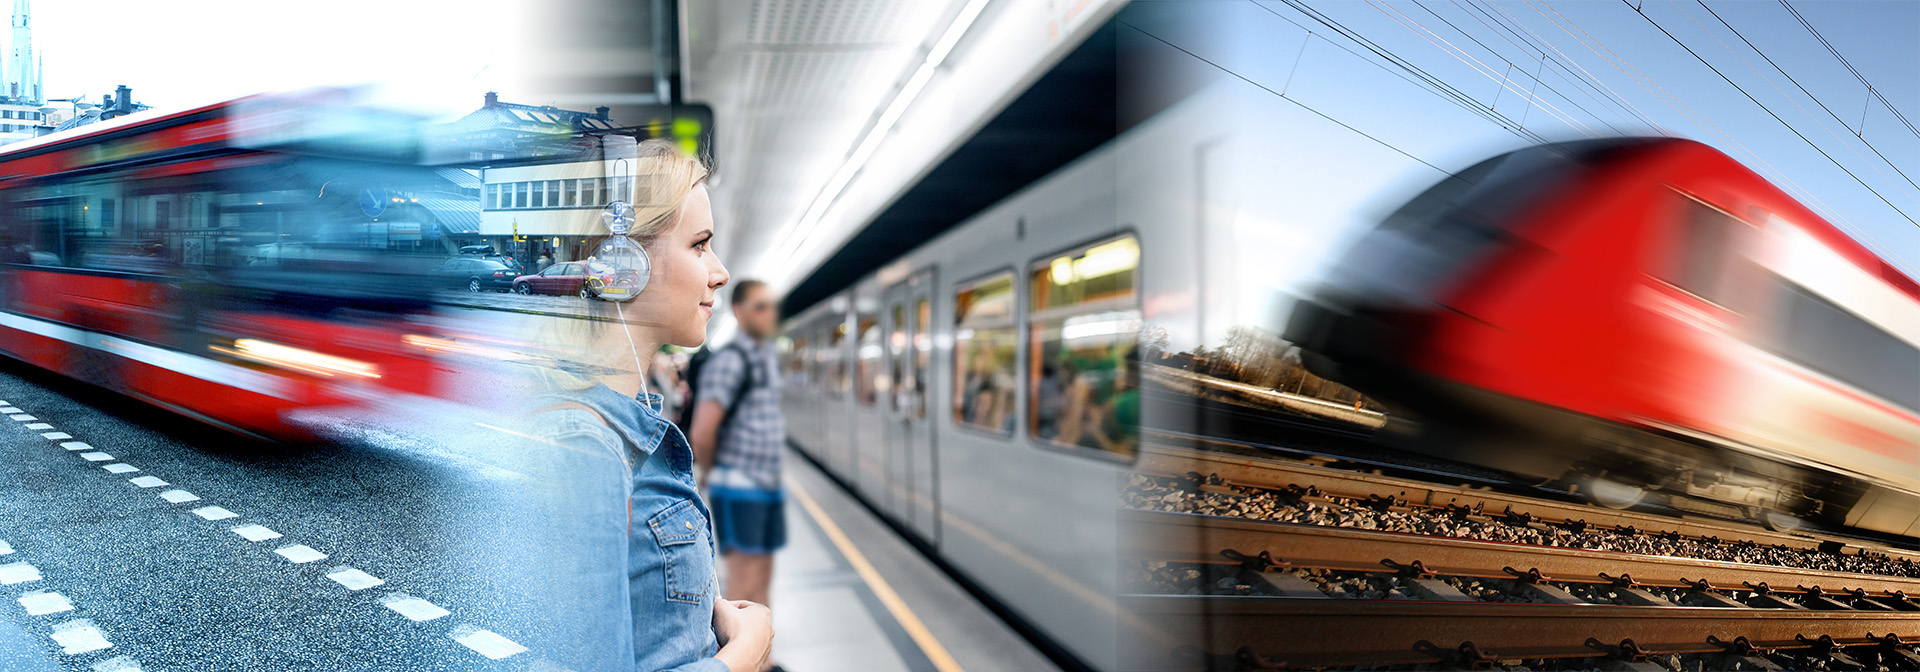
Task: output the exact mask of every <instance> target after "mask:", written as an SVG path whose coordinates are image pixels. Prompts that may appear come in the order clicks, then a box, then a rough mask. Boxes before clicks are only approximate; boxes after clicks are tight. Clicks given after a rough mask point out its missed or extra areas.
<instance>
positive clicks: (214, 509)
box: [162, 495, 240, 520]
mask: <svg viewBox="0 0 1920 672" xmlns="http://www.w3.org/2000/svg"><path fill="white" fill-rule="evenodd" d="M162 496H163V497H164V496H165V495H162ZM193 515H196V516H199V517H201V518H205V519H207V520H226V519H228V518H239V517H240V514H237V513H234V512H232V511H228V510H226V509H223V508H220V507H218V506H203V507H200V508H198V509H194V510H193Z"/></svg>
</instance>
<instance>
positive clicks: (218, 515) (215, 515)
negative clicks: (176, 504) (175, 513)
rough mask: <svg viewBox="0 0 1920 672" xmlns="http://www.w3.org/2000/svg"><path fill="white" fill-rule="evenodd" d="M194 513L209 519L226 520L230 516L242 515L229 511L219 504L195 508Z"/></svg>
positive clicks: (237, 516)
mask: <svg viewBox="0 0 1920 672" xmlns="http://www.w3.org/2000/svg"><path fill="white" fill-rule="evenodd" d="M193 515H196V516H199V517H201V518H205V519H207V520H226V519H228V518H239V517H240V514H237V513H234V512H232V511H228V510H226V509H223V508H220V507H218V506H203V507H200V508H198V509H194V510H193Z"/></svg>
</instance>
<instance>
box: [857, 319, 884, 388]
mask: <svg viewBox="0 0 1920 672" xmlns="http://www.w3.org/2000/svg"><path fill="white" fill-rule="evenodd" d="M859 333H860V337H859V338H858V339H857V340H855V342H854V345H855V346H856V348H857V349H856V350H855V351H854V362H855V365H856V366H857V367H858V369H857V370H856V371H855V372H854V380H853V384H854V400H855V401H858V402H860V405H862V406H872V405H874V403H875V402H877V401H879V399H880V395H881V394H884V393H885V392H886V391H887V390H886V387H887V373H886V369H885V368H884V367H882V366H881V363H880V359H881V356H882V355H883V354H884V350H885V348H883V347H881V344H880V320H879V318H876V317H874V316H872V315H862V316H860V332H859Z"/></svg>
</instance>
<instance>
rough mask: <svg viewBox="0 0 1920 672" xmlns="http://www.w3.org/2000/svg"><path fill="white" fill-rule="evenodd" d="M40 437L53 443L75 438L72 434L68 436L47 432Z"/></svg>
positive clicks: (63, 433) (61, 433)
mask: <svg viewBox="0 0 1920 672" xmlns="http://www.w3.org/2000/svg"><path fill="white" fill-rule="evenodd" d="M40 436H41V437H43V438H46V439H49V440H53V441H59V440H61V439H71V438H73V435H72V434H68V433H66V432H45V433H42V434H41V435H40Z"/></svg>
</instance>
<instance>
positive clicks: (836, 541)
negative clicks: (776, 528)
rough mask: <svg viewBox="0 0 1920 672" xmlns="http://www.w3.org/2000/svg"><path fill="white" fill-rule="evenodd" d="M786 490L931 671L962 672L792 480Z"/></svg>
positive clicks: (944, 649)
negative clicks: (912, 645) (922, 657)
mask: <svg viewBox="0 0 1920 672" xmlns="http://www.w3.org/2000/svg"><path fill="white" fill-rule="evenodd" d="M787 487H788V488H789V489H791V490H792V491H793V496H794V498H795V499H798V500H800V506H801V507H802V508H805V509H806V510H807V515H809V516H812V517H813V522H814V523H815V524H818V525H819V526H820V530H821V531H823V532H826V533H827V538H828V539H831V540H832V541H833V545H834V546H835V547H837V548H839V549H840V554H841V555H843V556H846V558H847V563H848V564H851V565H853V571H854V572H855V573H857V574H859V575H860V580H862V581H865V582H867V588H868V589H870V590H872V591H873V595H874V597H878V598H880V603H881V604H884V605H886V607H887V611H888V612H889V613H892V614H893V620H895V621H897V622H899V623H900V627H901V628H903V629H905V630H906V631H907V636H908V637H912V638H913V643H914V644H917V645H919V646H920V652H921V653H924V654H926V656H927V660H929V661H932V662H933V666H934V668H935V669H938V670H940V672H965V671H964V670H961V669H960V663H958V662H956V661H954V659H953V654H950V653H947V647H944V646H941V645H940V640H938V639H935V638H934V636H933V632H932V631H931V630H928V629H927V626H926V624H925V623H921V622H920V617H919V616H915V615H914V613H913V610H912V609H909V608H907V603H906V601H904V600H901V599H900V594H899V593H895V592H893V586H890V585H888V584H887V580H886V579H884V578H881V576H880V572H879V571H876V570H875V569H874V568H873V563H870V562H867V556H865V555H861V554H860V549H858V548H855V547H854V545H853V540H851V539H848V538H847V533H845V532H842V531H840V526H839V525H835V524H834V523H833V519H831V518H828V517H827V512H826V511H822V510H821V509H820V505H819V504H817V503H815V502H814V501H813V497H811V496H809V495H808V494H807V490H806V488H802V487H800V484H799V483H798V482H795V481H792V480H788V481H787Z"/></svg>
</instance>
